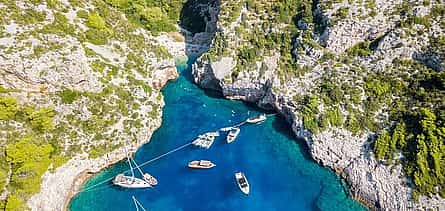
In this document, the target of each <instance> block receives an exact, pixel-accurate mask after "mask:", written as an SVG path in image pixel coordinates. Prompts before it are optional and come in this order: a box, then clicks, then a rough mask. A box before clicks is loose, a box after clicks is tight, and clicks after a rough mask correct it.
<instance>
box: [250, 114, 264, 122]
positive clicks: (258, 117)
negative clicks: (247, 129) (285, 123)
mask: <svg viewBox="0 0 445 211" xmlns="http://www.w3.org/2000/svg"><path fill="white" fill-rule="evenodd" d="M266 119H267V116H266V114H261V115H259V116H256V117H250V118H248V119H247V120H246V122H247V123H250V124H257V123H260V122H263V121H264V120H266Z"/></svg>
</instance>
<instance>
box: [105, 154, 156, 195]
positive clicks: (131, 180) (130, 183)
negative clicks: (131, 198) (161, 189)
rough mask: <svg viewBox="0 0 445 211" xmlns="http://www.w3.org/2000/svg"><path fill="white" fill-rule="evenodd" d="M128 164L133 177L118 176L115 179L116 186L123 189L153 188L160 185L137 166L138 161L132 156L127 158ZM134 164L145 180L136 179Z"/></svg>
mask: <svg viewBox="0 0 445 211" xmlns="http://www.w3.org/2000/svg"><path fill="white" fill-rule="evenodd" d="M127 162H128V165H129V166H130V171H131V176H127V175H124V174H118V175H116V177H115V178H114V179H113V184H114V185H117V186H120V187H123V188H151V187H153V186H155V185H157V184H158V181H157V180H156V178H154V177H153V176H151V175H150V174H148V173H143V172H142V170H141V168H140V167H139V166H138V165H137V163H136V161H134V160H133V159H132V158H131V157H130V156H128V157H127ZM132 163H133V164H134V165H135V168H136V169H137V170H138V171H139V173H140V174H141V175H142V177H143V178H137V177H135V175H134V170H133V169H134V168H133V166H132Z"/></svg>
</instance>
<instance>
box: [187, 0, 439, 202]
mask: <svg viewBox="0 0 445 211" xmlns="http://www.w3.org/2000/svg"><path fill="white" fill-rule="evenodd" d="M367 2H368V1H367ZM232 3H233V1H229V2H228V3H226V4H222V5H221V10H220V18H219V21H218V23H217V25H218V27H217V36H216V37H215V39H214V41H213V43H212V45H211V46H210V47H209V49H210V50H209V52H208V53H206V54H204V55H203V56H201V57H200V58H198V60H197V61H196V63H195V64H194V65H193V68H192V73H193V77H194V81H195V83H196V84H198V85H199V86H200V87H202V88H205V89H213V90H217V91H220V92H221V93H222V94H223V95H224V96H225V97H226V98H229V99H239V100H243V101H247V102H253V103H256V104H257V105H258V106H259V107H261V108H264V109H268V110H275V111H276V112H278V113H280V114H282V115H283V116H284V117H285V118H286V120H287V121H288V122H289V124H290V125H291V127H292V129H293V131H294V133H295V134H296V136H297V137H300V138H303V139H304V140H305V141H306V143H307V145H308V148H309V151H310V154H311V155H312V158H313V159H314V160H316V161H317V162H318V163H320V164H321V165H323V166H326V167H329V168H331V169H333V170H335V171H336V172H337V173H338V174H340V175H341V176H342V177H343V178H344V179H345V180H346V181H347V182H348V184H349V185H350V192H351V195H352V196H353V197H354V198H356V199H357V200H359V201H361V202H363V203H364V204H366V205H367V206H368V207H370V208H371V209H375V210H417V209H421V210H422V209H428V208H430V209H433V210H434V209H436V210H437V209H438V210H442V209H445V200H444V199H443V198H440V197H438V196H432V197H431V198H427V197H421V198H420V200H419V201H418V202H415V201H413V200H412V191H413V189H412V188H411V187H412V183H411V181H409V179H407V177H406V175H404V172H403V171H402V166H401V165H400V164H392V165H386V164H383V163H381V162H380V161H377V160H376V159H375V155H374V153H373V148H372V146H373V145H372V144H373V142H374V140H375V137H376V134H375V132H376V131H369V130H365V131H362V132H360V133H357V134H354V133H352V132H351V131H349V130H348V128H346V126H345V125H344V126H343V127H337V126H331V125H328V126H327V128H325V129H323V130H322V131H319V132H316V133H312V132H311V131H310V130H309V129H308V128H307V127H306V125H305V124H304V122H305V121H304V113H303V112H304V109H305V105H303V104H301V102H302V100H301V98H302V97H303V96H307V95H313V94H314V93H319V92H320V90H322V89H325V88H326V86H327V85H326V83H325V81H327V80H328V79H329V77H335V78H336V79H337V81H336V82H333V83H334V85H336V83H337V84H350V85H351V86H353V87H356V88H357V90H358V93H357V100H359V101H363V100H364V99H366V93H365V91H364V88H363V83H364V82H363V80H364V79H365V78H366V74H371V73H379V72H384V73H385V72H391V71H393V70H394V69H393V68H395V67H394V66H395V65H394V62H395V61H404V60H410V61H411V60H415V61H419V62H421V63H423V64H425V65H426V66H429V67H431V68H433V69H435V70H438V71H441V70H443V69H444V59H443V56H444V54H442V53H441V51H440V50H437V49H434V47H433V46H431V45H430V43H431V37H438V36H443V35H444V34H445V31H444V29H443V27H442V28H441V27H438V26H439V25H440V23H439V19H436V20H434V21H433V22H434V23H432V26H431V27H429V28H426V27H425V26H424V25H422V24H413V25H412V26H411V29H409V30H408V29H406V28H403V27H400V24H401V22H402V21H406V16H404V15H403V14H401V13H400V7H402V6H406V4H409V5H414V6H413V15H414V16H416V17H427V16H426V15H428V14H431V8H432V7H433V5H429V6H422V5H419V4H417V3H416V2H414V1H409V2H406V1H400V0H389V1H388V0H376V1H372V2H371V1H369V2H368V3H372V5H366V4H368V3H364V2H362V1H337V2H334V3H332V1H327V0H326V1H319V2H318V3H317V4H313V5H312V8H313V9H314V8H315V11H312V12H313V13H312V15H313V18H314V19H317V20H316V21H317V22H315V21H314V22H315V23H310V22H307V21H305V20H304V19H300V20H299V21H298V22H297V23H296V24H297V27H298V29H299V30H301V31H299V33H296V34H295V36H294V37H292V41H293V42H292V43H291V45H292V46H291V52H292V56H293V57H294V59H295V63H296V64H297V67H293V66H292V67H289V66H285V67H283V66H282V65H283V62H282V61H281V60H283V59H287V58H286V57H285V56H283V52H282V51H278V50H276V49H266V50H263V49H262V48H261V47H255V48H254V49H255V50H256V52H251V53H252V54H253V55H254V56H253V58H252V60H253V61H251V62H250V63H248V65H245V63H246V61H245V60H247V59H246V57H248V56H249V54H248V53H246V51H248V50H249V48H250V47H251V46H250V45H255V44H257V45H259V46H260V45H261V44H262V43H261V42H260V41H258V42H255V41H256V38H255V37H253V36H249V35H250V34H249V33H264V34H266V35H270V34H273V33H276V32H278V33H285V32H286V31H285V30H286V29H287V28H286V25H280V24H276V23H272V25H271V24H270V23H269V22H267V21H265V20H274V18H277V17H275V16H274V14H273V12H268V13H264V12H262V11H260V10H257V9H256V10H255V9H253V10H252V9H251V8H248V6H246V7H241V9H239V10H235V12H236V13H238V12H239V15H238V14H233V13H230V12H228V10H229V9H227V8H225V6H227V5H232V6H233V4H232ZM267 5H268V3H265V2H263V3H262V4H261V6H262V7H267ZM230 8H233V7H230ZM339 14H341V15H339ZM405 15H406V14H405ZM229 16H230V18H228V17H229ZM339 16H340V17H341V18H339ZM236 17H237V18H236ZM273 24H275V25H273ZM314 28H315V29H314ZM310 29H313V33H312V34H311V35H310V36H308V33H307V32H308V30H310ZM416 31H420V32H419V33H418V34H416V33H417V32H416ZM243 33H247V34H248V35H245V34H243ZM243 36H244V37H243ZM245 37H247V38H245ZM245 39H247V40H245ZM252 40H254V41H252ZM258 43H260V44H258ZM363 43H365V44H366V45H367V46H366V48H368V49H367V50H369V52H359V53H360V54H362V55H361V56H356V57H355V58H351V56H350V55H349V54H350V53H351V52H350V51H352V50H353V48H354V47H355V46H357V45H358V44H363ZM240 55H242V56H240ZM240 57H241V58H240ZM284 64H286V63H284ZM292 68H294V69H297V71H294V72H292ZM286 74H288V75H286ZM324 97H327V96H324ZM342 97H346V98H349V97H350V96H342ZM321 98H323V97H321ZM349 99H350V98H349ZM328 109H330V107H329V105H325V104H324V103H320V105H318V107H317V110H318V111H319V112H320V113H324V112H326V111H327V110H328ZM349 109H350V108H349ZM349 109H345V108H342V109H340V112H341V113H342V115H345V116H348V115H350V114H351V113H350V111H349ZM353 109H355V110H357V111H362V110H363V109H364V108H363V107H362V106H360V105H359V106H355V105H354V106H353ZM322 117H323V116H322V115H317V116H316V118H322ZM387 117H388V114H387V113H385V111H384V108H381V109H380V110H379V111H377V112H376V114H375V118H376V119H377V120H378V121H380V122H384V121H385V120H386V118H387Z"/></svg>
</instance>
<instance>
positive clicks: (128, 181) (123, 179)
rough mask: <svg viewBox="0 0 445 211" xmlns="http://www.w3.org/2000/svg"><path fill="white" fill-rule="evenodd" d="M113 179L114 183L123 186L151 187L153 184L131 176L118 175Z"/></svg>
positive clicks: (134, 187)
mask: <svg viewBox="0 0 445 211" xmlns="http://www.w3.org/2000/svg"><path fill="white" fill-rule="evenodd" d="M118 177H119V178H118ZM118 177H116V178H115V179H114V180H113V184H114V185H117V186H120V187H123V188H131V189H137V188H151V187H152V186H151V185H150V184H149V183H148V182H146V181H145V180H143V179H140V178H133V177H130V176H118Z"/></svg>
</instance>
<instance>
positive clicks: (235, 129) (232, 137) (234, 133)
mask: <svg viewBox="0 0 445 211" xmlns="http://www.w3.org/2000/svg"><path fill="white" fill-rule="evenodd" d="M240 131H241V130H240V129H239V128H238V127H233V128H231V129H230V131H229V134H227V137H226V141H227V143H229V144H230V143H232V142H233V141H235V139H236V137H238V134H239V133H240Z"/></svg>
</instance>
